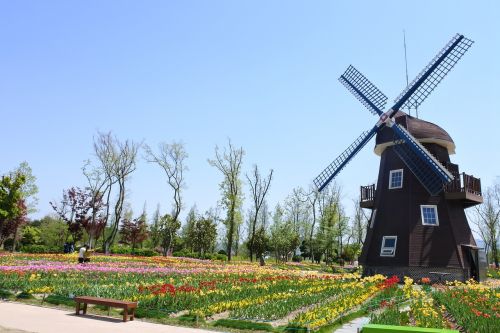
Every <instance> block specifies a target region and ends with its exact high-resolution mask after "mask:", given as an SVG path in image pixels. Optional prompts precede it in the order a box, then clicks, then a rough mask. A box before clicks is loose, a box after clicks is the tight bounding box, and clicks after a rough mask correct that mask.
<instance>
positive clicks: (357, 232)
mask: <svg viewBox="0 0 500 333" xmlns="http://www.w3.org/2000/svg"><path fill="white" fill-rule="evenodd" d="M359 204H360V201H359V199H356V200H354V216H353V219H352V226H351V236H352V238H354V243H355V244H357V245H360V246H362V245H363V244H364V242H365V236H366V228H367V225H368V219H369V217H368V216H367V215H366V213H365V211H364V210H363V208H361V206H360V205H359Z"/></svg>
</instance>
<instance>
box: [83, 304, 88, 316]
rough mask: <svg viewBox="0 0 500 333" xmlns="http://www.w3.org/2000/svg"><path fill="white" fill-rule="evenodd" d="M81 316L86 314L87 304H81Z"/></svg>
mask: <svg viewBox="0 0 500 333" xmlns="http://www.w3.org/2000/svg"><path fill="white" fill-rule="evenodd" d="M83 314H87V303H83Z"/></svg>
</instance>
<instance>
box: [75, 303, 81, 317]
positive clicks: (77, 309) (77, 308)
mask: <svg viewBox="0 0 500 333" xmlns="http://www.w3.org/2000/svg"><path fill="white" fill-rule="evenodd" d="M79 314H80V303H79V302H76V315H77V316H78V315H79Z"/></svg>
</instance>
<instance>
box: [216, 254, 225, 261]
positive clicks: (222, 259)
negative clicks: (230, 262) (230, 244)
mask: <svg viewBox="0 0 500 333" xmlns="http://www.w3.org/2000/svg"><path fill="white" fill-rule="evenodd" d="M214 260H221V261H227V256H226V255H225V254H221V253H217V254H215V258H214Z"/></svg>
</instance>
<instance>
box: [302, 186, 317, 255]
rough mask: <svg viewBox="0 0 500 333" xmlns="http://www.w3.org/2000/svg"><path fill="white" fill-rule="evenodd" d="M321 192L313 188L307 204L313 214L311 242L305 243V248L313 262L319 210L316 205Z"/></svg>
mask: <svg viewBox="0 0 500 333" xmlns="http://www.w3.org/2000/svg"><path fill="white" fill-rule="evenodd" d="M320 195H321V194H320V192H319V191H317V190H316V188H314V187H312V186H311V190H310V191H309V194H308V195H307V202H308V203H309V209H310V210H311V213H312V224H311V229H310V231H309V240H308V241H307V242H305V243H304V246H305V247H308V251H307V253H308V254H309V256H310V258H311V262H314V250H315V244H314V241H313V236H314V231H315V227H316V221H317V210H316V205H317V204H318V200H319V198H320Z"/></svg>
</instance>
